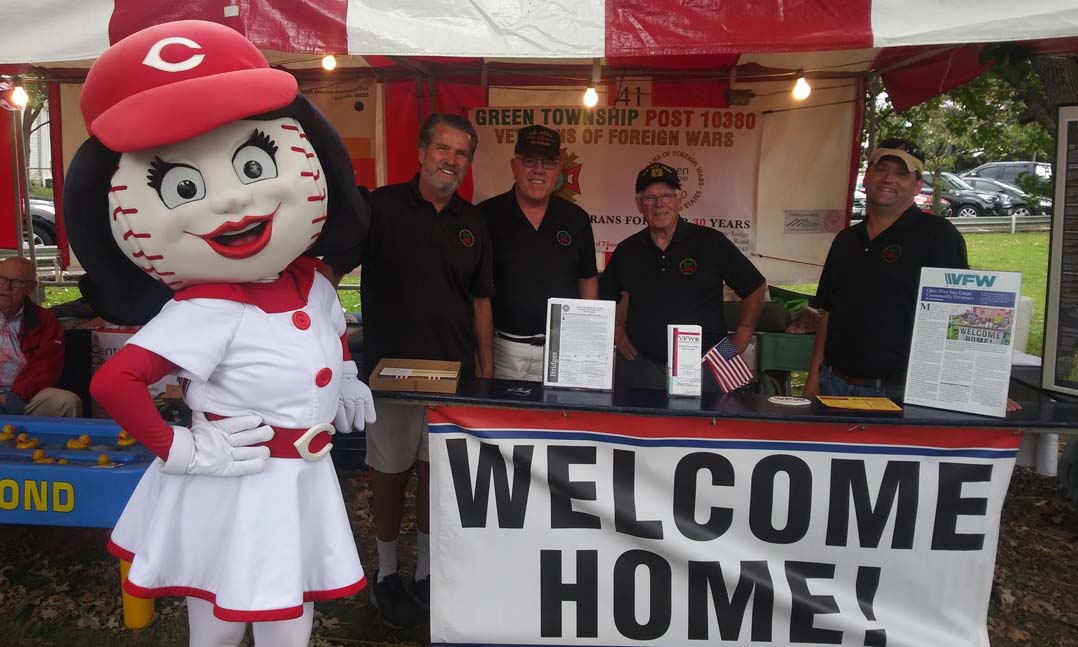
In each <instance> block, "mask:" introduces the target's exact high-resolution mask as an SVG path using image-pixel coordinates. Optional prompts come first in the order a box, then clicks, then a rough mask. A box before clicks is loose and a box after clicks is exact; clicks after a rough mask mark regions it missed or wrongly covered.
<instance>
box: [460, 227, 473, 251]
mask: <svg viewBox="0 0 1078 647" xmlns="http://www.w3.org/2000/svg"><path fill="white" fill-rule="evenodd" d="M457 238H459V239H460V244H461V245H464V246H465V247H474V246H475V234H473V233H472V230H471V229H461V230H460V231H459V232H457Z"/></svg>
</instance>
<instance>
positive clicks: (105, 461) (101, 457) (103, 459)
mask: <svg viewBox="0 0 1078 647" xmlns="http://www.w3.org/2000/svg"><path fill="white" fill-rule="evenodd" d="M97 464H98V465H100V466H101V467H112V466H113V465H115V463H113V462H112V459H111V458H109V455H108V454H98V455H97Z"/></svg>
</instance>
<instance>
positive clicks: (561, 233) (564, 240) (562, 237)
mask: <svg viewBox="0 0 1078 647" xmlns="http://www.w3.org/2000/svg"><path fill="white" fill-rule="evenodd" d="M556 238H557V240H558V244H559V245H561V246H563V247H568V246H569V245H572V244H573V237H572V236H570V235H569V232H567V231H565V230H564V229H559V230H558V233H557V235H556Z"/></svg>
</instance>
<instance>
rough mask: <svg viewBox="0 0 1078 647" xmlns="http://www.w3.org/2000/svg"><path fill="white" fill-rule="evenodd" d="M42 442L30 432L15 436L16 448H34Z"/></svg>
mask: <svg viewBox="0 0 1078 647" xmlns="http://www.w3.org/2000/svg"><path fill="white" fill-rule="evenodd" d="M40 444H41V441H40V440H38V439H37V438H31V437H30V436H29V434H26V433H21V434H19V435H18V436H15V447H16V449H34V448H35V447H37V446H38V445H40Z"/></svg>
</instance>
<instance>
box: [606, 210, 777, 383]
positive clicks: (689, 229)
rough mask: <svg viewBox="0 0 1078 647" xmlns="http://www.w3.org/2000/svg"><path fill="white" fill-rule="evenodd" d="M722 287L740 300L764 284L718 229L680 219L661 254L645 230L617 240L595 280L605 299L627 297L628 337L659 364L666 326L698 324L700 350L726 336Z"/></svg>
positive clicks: (739, 251)
mask: <svg viewBox="0 0 1078 647" xmlns="http://www.w3.org/2000/svg"><path fill="white" fill-rule="evenodd" d="M723 283H726V284H727V285H729V286H730V288H731V289H733V291H734V292H736V293H737V295H738V296H740V297H741V298H745V297H747V296H749V295H750V294H752V293H753V292H754V291H755V290H756V289H757V288H759V287H760V286H761V285H763V284H764V276H763V274H760V272H759V271H758V270H757V269H756V267H755V266H754V265H753V264H752V262H751V261H749V259H747V258H745V255H744V254H742V253H741V250H739V249H738V248H737V246H735V245H734V244H733V243H731V242H730V239H728V238H727V237H726V236H725V235H724V234H723V233H722V232H721V231H716V230H714V229H711V228H708V227H701V226H699V225H694V224H692V223H689V222H687V221H686V220H685V219H684V218H678V223H677V227H676V229H675V230H674V237H673V239H672V240H671V241H670V244H669V245H668V246H667V247H666V251H663V250H661V249H659V248H658V247H656V246H655V242H654V241H652V240H651V235H650V234H649V233H648V230H647V229H644V230H642V231H639V232H637V233H635V234H633V235H632V236H629V237H628V238H626V239H625V240H623V241H621V243H619V244H618V246H617V249H615V250H614V254H613V256H611V257H610V263H609V265H607V267H606V270H605V271H604V272H603V276H602V278H601V279H600V280H599V286H600V295H601V297H602V298H604V299H619V298H620V295H621V293H622V292H628V293H629V319H628V322H627V328H628V329H627V332H628V334H629V339H630V340H631V341H632V342H633V346H635V347H636V350H637V351H639V352H640V353H641V354H643V355H644V356H645V357H647V358H649V359H651V360H652V361H655V362H661V363H663V364H665V363H666V326H667V325H668V324H696V325H698V326H701V327H702V328H703V331H704V349H705V350H706V349H708V348H710V347H711V346H713V345H715V344H717V343H718V342H719V340H721V339H722V338H723V337H724V336H726V333H727V332H728V330H729V328H728V327H727V325H726V321H725V320H724V319H723V314H722V284H723Z"/></svg>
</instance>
